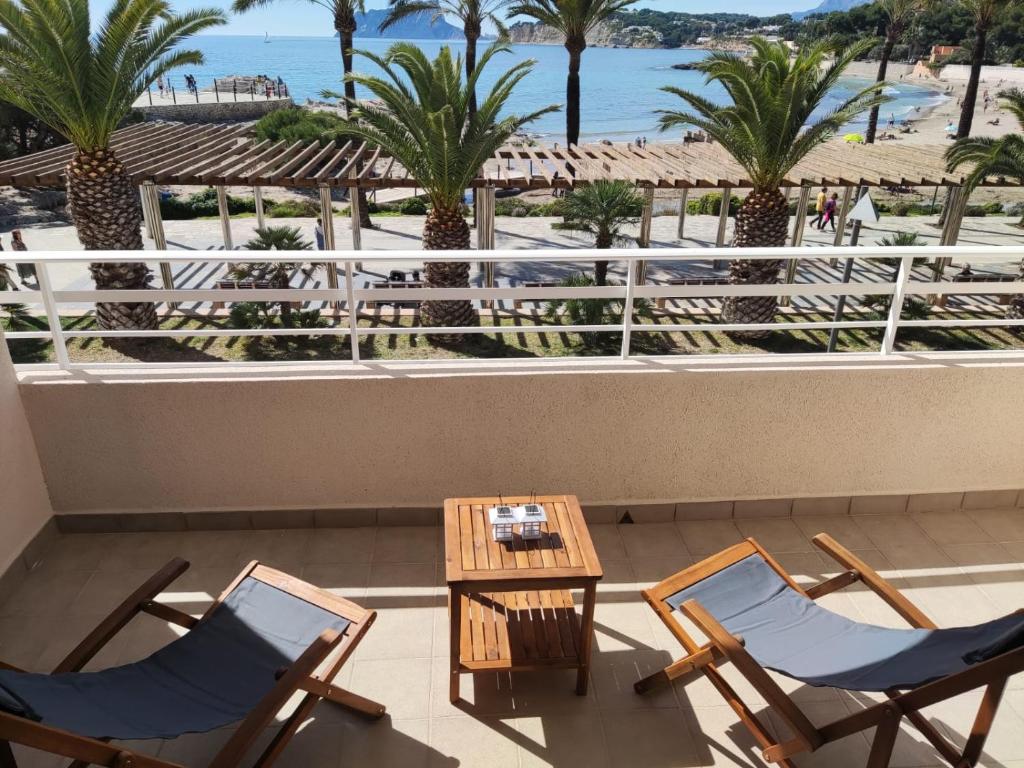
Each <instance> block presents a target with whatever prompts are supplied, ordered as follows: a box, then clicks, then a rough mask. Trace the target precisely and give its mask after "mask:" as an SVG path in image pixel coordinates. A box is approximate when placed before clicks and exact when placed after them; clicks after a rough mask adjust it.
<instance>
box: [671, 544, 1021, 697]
mask: <svg viewBox="0 0 1024 768" xmlns="http://www.w3.org/2000/svg"><path fill="white" fill-rule="evenodd" d="M687 600H696V601H697V602H698V603H700V604H701V605H702V606H703V607H704V608H705V609H706V610H707V611H708V612H709V613H711V615H712V616H714V617H715V619H716V620H717V621H718V622H719V623H720V624H722V626H723V627H725V629H726V630H728V631H729V632H730V633H732V634H733V635H739V636H741V637H742V638H743V640H744V647H745V648H746V649H747V651H748V652H749V653H750V655H751V656H753V657H754V659H755V660H756V661H757V663H758V664H760V665H761V666H763V667H766V668H768V669H772V670H774V671H776V672H780V673H782V674H784V675H787V676H788V677H792V678H794V679H796V680H799V681H801V682H804V683H807V684H808V685H814V686H829V687H832V688H844V689H847V690H851V691H886V690H889V689H892V688H897V689H909V688H916V687H917V686H920V685H924V684H925V683H928V682H931V681H933V680H938V679H940V678H943V677H946V676H948V675H951V674H953V673H955V672H960V671H962V670H964V669H967V668H968V667H969V666H970V665H971V664H976V663H978V662H980V661H984V660H985V659H988V658H991V657H993V656H997V655H999V654H1001V653H1005V652H1006V651H1010V650H1013V649H1014V648H1017V647H1020V646H1022V645H1024V615H1021V614H1015V615H1010V616H1005V617H1003V618H1001V619H996V620H994V621H988V622H985V623H984V624H978V625H977V626H973V627H957V628H954V629H890V628H888V627H879V626H875V625H872V624H861V623H859V622H856V621H852V620H851V619H847V618H845V617H844V616H840V615H838V614H835V613H833V612H832V611H829V610H828V609H826V608H822V607H821V606H820V605H818V604H817V603H815V602H814V601H813V600H811V599H809V598H807V597H805V596H804V595H801V594H800V593H799V592H797V591H796V590H794V589H792V588H791V587H790V586H789V585H788V584H787V583H786V581H785V580H784V579H783V578H782V577H781V576H780V575H779V574H778V573H777V572H776V571H775V570H774V569H773V568H772V567H771V566H770V565H768V563H767V562H765V560H764V558H762V557H761V556H760V555H751V556H750V557H746V558H744V559H743V560H740V561H739V562H737V563H734V564H733V565H730V566H729V567H727V568H724V569H723V570H721V571H719V572H717V573H715V574H713V575H711V576H708V577H707V578H706V579H703V580H702V581H700V582H698V583H696V584H694V585H692V586H690V587H687V588H686V589H684V590H682V591H680V592H676V593H675V594H674V595H671V596H669V597H668V598H667V599H666V602H667V603H668V604H669V605H670V606H672V608H673V609H677V610H678V608H679V606H681V605H682V604H683V603H685V602H686V601H687Z"/></svg>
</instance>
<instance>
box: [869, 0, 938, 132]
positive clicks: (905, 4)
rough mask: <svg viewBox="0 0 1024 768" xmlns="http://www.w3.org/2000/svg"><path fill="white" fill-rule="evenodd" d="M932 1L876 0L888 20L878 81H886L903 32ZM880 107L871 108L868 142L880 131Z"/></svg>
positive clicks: (879, 64)
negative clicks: (890, 62)
mask: <svg viewBox="0 0 1024 768" xmlns="http://www.w3.org/2000/svg"><path fill="white" fill-rule="evenodd" d="M932 2H933V0H875V5H877V6H878V7H879V9H880V10H881V11H882V13H883V14H884V15H885V20H886V21H885V41H884V42H883V43H882V56H881V58H880V59H879V61H878V76H877V77H876V78H875V80H876V82H879V83H884V82H885V78H886V73H887V72H888V69H889V59H891V58H892V51H893V48H895V47H896V43H898V42H899V41H900V38H902V37H903V33H904V32H906V30H907V27H909V26H910V25H911V24H912V23H913V21H914V19H915V18H916V17H917V16H918V14H920V13H921V12H922V11H923V10H925V8H927V7H928V6H929V5H931V3H932ZM880 108H881V105H879V104H876V105H875V106H873V107H872V108H871V113H870V115H869V116H868V129H867V132H866V134H865V137H864V141H865V142H866V143H868V144H874V143H875V133H876V132H877V131H878V111H879V109H880Z"/></svg>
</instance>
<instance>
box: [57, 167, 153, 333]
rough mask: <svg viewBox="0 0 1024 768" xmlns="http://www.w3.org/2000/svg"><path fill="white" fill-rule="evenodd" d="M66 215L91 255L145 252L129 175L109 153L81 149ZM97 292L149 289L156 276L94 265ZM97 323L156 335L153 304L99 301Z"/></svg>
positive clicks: (129, 265) (129, 267)
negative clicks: (91, 252)
mask: <svg viewBox="0 0 1024 768" xmlns="http://www.w3.org/2000/svg"><path fill="white" fill-rule="evenodd" d="M67 194H68V211H69V212H70V214H71V218H72V220H73V221H74V224H75V229H76V230H78V239H79V240H80V241H81V243H82V246H83V247H84V248H85V250H87V251H141V250H142V249H143V245H142V231H141V229H140V227H141V225H142V208H141V206H140V204H139V195H138V192H137V191H136V189H135V187H134V185H133V184H132V181H131V179H130V178H129V176H128V172H127V171H126V170H125V167H124V166H123V165H122V164H121V162H120V161H119V160H118V159H117V157H116V155H115V154H114V152H113V151H112V150H110V149H94V150H79V151H78V153H77V154H76V155H75V156H74V157H73V158H72V159H71V162H69V163H68V166H67ZM89 271H90V273H91V274H92V278H93V280H94V281H95V282H96V288H97V289H98V290H101V291H103V290H116V289H120V288H124V289H133V290H141V289H145V288H148V287H149V282H150V280H152V279H153V273H152V271H151V270H150V269H149V267H148V266H147V265H146V264H144V263H142V262H126V263H114V264H110V263H105V262H94V263H92V264H90V265H89ZM96 321H97V323H98V324H99V326H100V328H102V329H104V330H110V331H119V330H153V329H155V328H156V327H157V318H156V305H155V304H153V303H152V302H135V303H122V302H98V303H97V304H96Z"/></svg>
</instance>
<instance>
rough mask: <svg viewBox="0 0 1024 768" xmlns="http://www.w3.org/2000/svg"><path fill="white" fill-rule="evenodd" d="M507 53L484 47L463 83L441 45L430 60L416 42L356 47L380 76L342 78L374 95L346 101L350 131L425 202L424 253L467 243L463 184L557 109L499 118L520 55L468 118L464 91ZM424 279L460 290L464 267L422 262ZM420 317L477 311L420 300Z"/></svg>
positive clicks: (445, 319) (464, 320) (468, 319)
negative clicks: (404, 173) (382, 155)
mask: <svg viewBox="0 0 1024 768" xmlns="http://www.w3.org/2000/svg"><path fill="white" fill-rule="evenodd" d="M508 50H509V48H508V46H507V45H504V44H501V43H498V44H495V45H492V46H490V47H489V48H488V49H487V50H486V51H485V52H484V54H483V56H481V57H480V62H479V64H478V65H477V67H476V69H475V70H474V71H473V74H472V75H470V76H469V77H468V78H466V80H465V82H463V78H462V58H461V57H459V56H453V55H452V52H451V49H450V48H449V47H448V46H442V47H441V51H440V53H438V55H437V58H436V59H434V60H433V61H431V60H429V59H428V58H427V57H426V55H425V54H424V53H423V51H421V50H420V49H419V48H417V47H416V46H415V45H412V44H410V43H395V44H394V45H392V46H391V47H390V48H389V49H388V51H387V53H386V54H385V55H384V56H378V55H377V54H374V53H370V52H368V51H359V52H358V53H359V54H360V55H361V56H363V57H365V58H366V59H368V60H369V61H371V62H373V63H374V64H375V65H377V66H378V67H380V69H381V70H383V72H384V75H385V76H384V77H377V76H374V75H364V74H358V73H357V74H352V75H349V76H348V79H349V80H351V81H352V82H354V83H357V84H359V85H360V86H362V87H363V88H365V89H366V90H368V91H369V92H370V93H372V94H373V96H374V97H376V101H359V102H354V103H353V106H355V107H356V108H355V109H354V110H353V112H352V116H353V122H352V128H351V130H352V133H353V134H355V135H357V136H359V137H361V138H363V139H365V140H367V141H369V142H371V143H373V144H376V145H377V146H379V147H380V148H381V149H383V150H384V151H385V152H387V153H389V154H390V155H391V156H392V157H394V158H395V159H396V160H398V162H399V163H401V164H402V165H403V166H405V167H406V168H407V169H408V170H409V172H410V174H411V175H412V176H413V177H414V178H415V179H416V181H417V183H418V184H419V186H420V187H422V188H423V189H424V191H425V192H426V194H427V197H428V199H429V200H430V204H431V209H430V212H429V213H428V214H427V218H426V221H425V222H424V224H423V247H424V248H425V249H426V250H432V251H443V250H453V249H456V250H462V249H468V248H469V225H468V224H467V223H466V219H465V216H464V213H463V205H462V199H463V195H464V192H465V189H466V187H468V186H469V185H470V184H472V182H473V180H474V179H475V178H476V176H477V174H478V173H479V171H480V168H481V167H482V166H483V164H484V163H485V162H486V161H487V160H488V159H489V158H491V157H492V156H493V155H494V152H495V151H496V150H497V149H498V148H499V147H501V146H502V145H503V144H504V143H505V142H506V141H507V140H508V138H509V137H510V136H511V135H512V134H513V133H515V132H516V131H518V130H519V129H520V128H521V127H522V126H523V125H525V124H526V123H529V122H531V121H533V120H536V119H537V118H538V117H540V116H541V115H544V114H547V113H548V112H552V111H554V110H557V109H558V107H557V106H548V107H545V108H543V109H540V110H537V111H536V112H532V113H530V114H527V115H506V116H505V117H501V118H499V117H498V115H499V113H501V111H502V110H503V108H504V106H505V103H506V102H507V101H508V99H509V97H510V96H511V95H512V91H513V90H515V87H516V86H517V85H518V84H519V82H520V81H521V80H522V79H523V78H524V77H526V75H527V74H529V73H530V71H531V70H532V69H533V65H534V63H535V62H534V61H532V60H527V61H523V62H521V63H519V64H516V65H515V66H514V67H512V68H511V69H509V70H508V71H506V72H505V73H504V74H502V75H500V76H499V77H498V79H497V81H496V82H495V84H494V86H493V87H492V88H491V91H490V93H488V94H487V95H486V96H485V97H484V99H483V101H482V102H481V103H480V109H479V110H478V111H477V113H476V114H475V115H473V116H472V117H471V116H470V115H469V100H470V94H471V93H472V92H473V91H474V89H475V88H476V84H477V80H478V79H479V77H480V74H481V73H482V72H483V71H484V68H485V67H486V66H487V64H488V63H489V62H490V60H491V58H492V57H493V56H494V55H495V54H497V53H501V52H507V51H508ZM424 277H425V281H426V283H427V285H429V286H432V287H438V288H458V287H467V286H468V285H469V264H467V263H465V262H461V263H440V262H427V263H426V264H425V266H424ZM420 318H421V321H422V322H423V324H424V325H428V326H460V325H471V324H473V323H475V321H476V313H475V312H474V311H473V308H472V305H471V304H470V302H468V301H425V302H423V305H422V309H421V311H420ZM440 340H441V341H445V339H444V338H443V337H442V338H441V339H440ZM449 340H450V339H449Z"/></svg>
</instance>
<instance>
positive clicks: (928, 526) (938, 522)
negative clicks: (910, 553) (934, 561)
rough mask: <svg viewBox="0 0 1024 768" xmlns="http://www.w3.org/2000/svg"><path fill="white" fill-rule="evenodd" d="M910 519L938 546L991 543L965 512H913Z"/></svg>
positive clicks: (987, 536)
mask: <svg viewBox="0 0 1024 768" xmlns="http://www.w3.org/2000/svg"><path fill="white" fill-rule="evenodd" d="M911 518H912V519H913V520H914V522H916V523H917V524H918V525H919V526H921V528H922V529H923V530H924V532H925V533H927V534H928V536H929V537H930V538H931V540H932V541H934V542H935V543H936V544H939V545H944V544H977V543H981V542H986V541H992V537H991V536H990V535H989V534H987V533H986V532H985V531H984V530H982V528H981V527H980V526H979V525H978V524H977V523H975V522H974V520H972V519H971V518H970V516H969V515H968V514H967V513H966V512H915V513H914V514H912V515H911Z"/></svg>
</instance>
